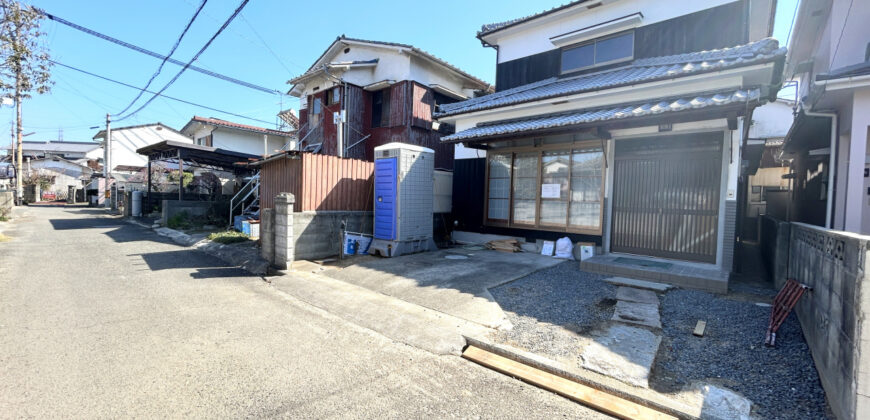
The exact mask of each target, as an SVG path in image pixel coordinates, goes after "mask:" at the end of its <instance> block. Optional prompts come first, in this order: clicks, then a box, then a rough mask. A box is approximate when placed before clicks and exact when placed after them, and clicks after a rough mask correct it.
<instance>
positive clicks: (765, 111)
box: [749, 101, 794, 139]
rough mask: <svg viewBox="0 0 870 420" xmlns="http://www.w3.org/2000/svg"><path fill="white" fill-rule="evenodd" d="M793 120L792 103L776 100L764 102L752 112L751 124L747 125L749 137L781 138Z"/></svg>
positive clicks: (786, 132)
mask: <svg viewBox="0 0 870 420" xmlns="http://www.w3.org/2000/svg"><path fill="white" fill-rule="evenodd" d="M792 122H794V114H793V111H792V105H791V104H789V103H785V102H781V101H777V102H771V103H767V104H764V105H762V106H760V107H758V108H755V111H754V112H753V113H752V125H751V126H750V127H749V138H751V139H769V138H782V137H785V135H786V134H788V130H789V129H790V128H791V124H792Z"/></svg>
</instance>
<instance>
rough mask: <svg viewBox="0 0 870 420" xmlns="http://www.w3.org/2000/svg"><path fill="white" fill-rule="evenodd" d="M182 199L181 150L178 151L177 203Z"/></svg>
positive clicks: (182, 166) (182, 173)
mask: <svg viewBox="0 0 870 420" xmlns="http://www.w3.org/2000/svg"><path fill="white" fill-rule="evenodd" d="M183 199H184V161H183V160H181V149H178V201H181V200H183Z"/></svg>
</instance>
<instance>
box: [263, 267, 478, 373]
mask: <svg viewBox="0 0 870 420" xmlns="http://www.w3.org/2000/svg"><path fill="white" fill-rule="evenodd" d="M272 285H273V286H274V287H275V288H276V289H278V290H280V291H282V292H284V293H287V294H289V295H291V296H293V297H295V298H296V299H299V300H301V301H303V302H305V303H308V304H310V305H312V306H316V307H318V308H320V309H323V310H325V311H327V312H329V313H331V314H333V315H336V316H338V317H340V318H343V319H345V320H347V321H349V322H352V323H354V324H357V325H359V326H362V327H364V328H368V329H370V330H372V331H375V332H377V333H379V334H382V335H384V336H386V337H388V338H390V339H393V340H396V341H399V342H402V343H405V344H407V345H410V346H413V347H417V348H420V349H423V350H426V351H429V352H432V353H435V354H453V355H457V356H458V355H461V354H462V349H463V348H464V347H465V338H464V337H463V335H482V334H485V333H486V332H487V331H488V330H489V329H488V328H486V327H484V326H482V325H479V324H475V323H472V322H468V321H465V320H463V319H459V318H456V317H453V316H450V315H447V314H444V313H442V312H438V311H434V310H431V309H427V308H424V307H422V306H419V305H415V304H413V303H409V302H406V301H403V300H400V299H397V298H394V297H390V296H387V295H384V294H381V293H378V292H375V291H372V290H369V289H366V288H364V287H360V286H356V285H353V284H350V283H347V282H344V281H341V280H335V279H332V278H329V277H326V276H322V275H319V274H313V273H310V272H304V271H291V272H288V273H287V274H286V275H284V276H278V277H274V278H272Z"/></svg>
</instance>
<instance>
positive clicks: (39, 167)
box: [23, 156, 94, 200]
mask: <svg viewBox="0 0 870 420" xmlns="http://www.w3.org/2000/svg"><path fill="white" fill-rule="evenodd" d="M23 172H24V178H25V179H27V178H31V179H36V178H39V179H42V180H45V181H47V182H48V185H49V186H48V188H42V190H41V192H42V195H43V196H44V197H47V199H52V200H53V199H65V198H66V197H67V192H68V189H69V187H75V188H76V189H81V188H82V187H84V186H85V185H86V184H87V183H88V182H89V181H90V179H91V176H92V175H93V174H94V170H93V169H91V168H89V167H88V166H86V165H82V164H79V163H76V162H73V161H70V160H67V159H64V158H61V157H58V156H53V157H47V158H38V159H31V160H30V162H29V163H26V164H25V165H24V171H23Z"/></svg>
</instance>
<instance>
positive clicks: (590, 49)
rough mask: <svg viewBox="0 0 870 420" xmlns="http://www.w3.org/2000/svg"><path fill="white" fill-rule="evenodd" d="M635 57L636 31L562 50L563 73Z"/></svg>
mask: <svg viewBox="0 0 870 420" xmlns="http://www.w3.org/2000/svg"><path fill="white" fill-rule="evenodd" d="M633 57H634V31H631V32H624V33H622V34H619V35H614V36H610V37H606V38H600V39H596V40H594V41H591V42H587V43H585V44H583V45H579V46H574V47H568V48H565V49H563V50H562V73H568V72H572V71H575V70H581V69H585V68H589V67H595V66H601V65H605V64H610V63H616V62H620V61H625V60H631V59H632V58H633Z"/></svg>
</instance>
